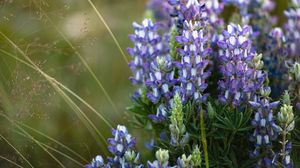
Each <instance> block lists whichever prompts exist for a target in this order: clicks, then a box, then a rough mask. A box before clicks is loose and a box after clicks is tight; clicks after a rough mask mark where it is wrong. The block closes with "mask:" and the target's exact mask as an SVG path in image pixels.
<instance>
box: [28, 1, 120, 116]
mask: <svg viewBox="0 0 300 168" xmlns="http://www.w3.org/2000/svg"><path fill="white" fill-rule="evenodd" d="M33 2H34V4H35V5H36V6H37V7H39V6H38V5H37V4H36V1H35V0H33ZM40 11H41V13H43V15H44V16H45V17H46V18H47V20H48V21H49V22H50V23H51V24H52V25H53V26H54V28H55V30H56V31H57V32H58V33H59V34H60V36H61V37H62V38H63V39H64V40H65V41H66V43H67V44H68V45H69V46H70V47H71V48H72V50H73V51H74V52H75V54H76V55H77V56H78V58H79V59H80V61H81V62H82V63H83V65H84V66H85V68H86V69H87V70H88V72H89V73H90V74H91V76H92V77H93V78H94V80H95V81H96V82H97V84H98V86H99V87H100V89H101V90H102V92H103V93H104V96H105V97H106V98H107V100H108V101H109V103H110V104H111V106H112V107H113V109H114V111H115V112H116V113H117V114H118V109H117V106H116V105H115V104H114V102H113V101H112V99H111V97H110V96H109V94H108V92H107V91H106V90H105V88H104V86H103V84H102V83H101V82H100V80H99V79H98V78H97V76H96V74H95V73H94V71H93V70H92V69H91V67H90V66H89V65H88V63H87V62H86V61H85V59H84V58H83V57H82V55H81V54H80V53H79V52H78V51H77V50H76V48H75V47H74V45H73V44H72V43H71V42H70V40H68V38H67V37H66V36H65V35H64V34H63V33H62V32H61V31H60V30H59V28H58V27H57V26H56V25H55V24H54V22H53V21H52V19H51V18H50V17H49V16H48V15H47V13H46V12H45V11H44V10H43V9H42V8H40Z"/></svg>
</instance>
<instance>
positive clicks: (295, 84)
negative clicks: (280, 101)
mask: <svg viewBox="0 0 300 168" xmlns="http://www.w3.org/2000/svg"><path fill="white" fill-rule="evenodd" d="M289 77H290V83H289V88H288V89H289V91H290V92H291V93H292V97H293V98H294V102H295V104H297V103H300V64H299V63H298V62H296V63H294V64H293V66H292V67H290V69H289Z"/></svg>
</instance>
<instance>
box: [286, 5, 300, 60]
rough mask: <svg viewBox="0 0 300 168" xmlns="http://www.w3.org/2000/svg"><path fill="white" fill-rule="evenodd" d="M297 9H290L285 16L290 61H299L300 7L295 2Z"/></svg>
mask: <svg viewBox="0 0 300 168" xmlns="http://www.w3.org/2000/svg"><path fill="white" fill-rule="evenodd" d="M293 2H294V6H295V8H290V9H289V10H287V11H285V12H284V14H285V16H286V17H287V23H286V24H285V25H284V28H285V30H286V34H285V36H286V44H287V50H288V51H287V52H288V56H289V59H290V61H292V62H295V61H299V52H300V22H299V20H300V5H299V2H297V1H296V0H295V1H293Z"/></svg>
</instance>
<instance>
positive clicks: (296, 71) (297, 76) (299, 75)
mask: <svg viewBox="0 0 300 168" xmlns="http://www.w3.org/2000/svg"><path fill="white" fill-rule="evenodd" d="M290 76H291V77H292V79H293V80H295V81H296V82H300V64H299V63H297V62H296V63H295V64H294V65H293V67H292V68H291V69H290Z"/></svg>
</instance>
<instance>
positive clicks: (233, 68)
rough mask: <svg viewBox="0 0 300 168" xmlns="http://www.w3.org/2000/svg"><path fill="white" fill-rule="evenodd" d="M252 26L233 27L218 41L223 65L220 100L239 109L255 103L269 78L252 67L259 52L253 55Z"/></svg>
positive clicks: (224, 32) (221, 69)
mask: <svg viewBox="0 0 300 168" xmlns="http://www.w3.org/2000/svg"><path fill="white" fill-rule="evenodd" d="M249 31H250V28H249V27H248V26H244V27H241V26H240V25H235V24H229V25H228V27H227V30H223V32H222V35H220V37H219V38H220V39H219V41H218V45H219V47H220V51H219V59H220V61H221V62H223V64H222V65H221V68H220V71H221V74H222V76H223V77H222V79H221V80H220V81H219V83H218V85H219V90H220V91H221V93H220V94H219V100H220V101H221V102H222V103H226V102H227V103H232V104H233V105H235V106H238V105H241V104H243V103H246V102H248V101H249V100H253V99H254V98H255V96H256V92H257V91H258V90H259V89H260V88H261V86H262V85H263V83H264V80H265V78H266V76H265V74H264V73H263V72H262V71H261V70H257V69H255V68H252V67H250V66H249V65H250V64H253V63H254V61H255V60H254V56H255V53H253V52H251V50H250V49H251V41H250V40H249V39H248V36H249Z"/></svg>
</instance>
